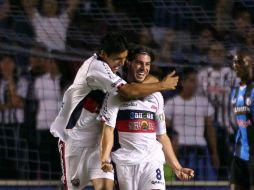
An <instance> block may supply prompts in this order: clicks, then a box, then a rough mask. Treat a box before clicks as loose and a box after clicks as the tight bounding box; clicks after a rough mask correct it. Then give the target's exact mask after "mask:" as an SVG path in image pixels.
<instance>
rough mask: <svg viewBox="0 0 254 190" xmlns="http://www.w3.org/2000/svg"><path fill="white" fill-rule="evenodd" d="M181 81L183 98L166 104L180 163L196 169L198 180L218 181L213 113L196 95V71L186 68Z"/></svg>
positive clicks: (177, 97) (211, 108) (181, 95)
mask: <svg viewBox="0 0 254 190" xmlns="http://www.w3.org/2000/svg"><path fill="white" fill-rule="evenodd" d="M181 79H182V81H181V87H182V88H181V91H180V94H179V95H177V96H175V97H174V98H172V99H169V100H168V101H167V102H166V104H165V117H166V121H167V125H168V127H170V128H171V130H174V131H176V133H177V138H176V139H178V146H179V147H178V146H177V147H175V149H176V150H178V158H179V161H180V163H181V164H183V165H185V166H187V167H191V168H193V169H194V171H195V179H196V180H216V174H215V170H214V169H213V168H212V165H213V167H214V168H216V169H217V168H218V166H219V159H218V154H217V147H216V133H215V128H214V127H213V114H214V109H213V107H212V105H211V104H210V103H209V101H208V99H207V98H206V97H205V96H199V95H197V93H196V90H197V88H198V80H197V79H198V78H197V71H196V70H194V69H192V68H185V69H184V70H183V75H182V78H181ZM208 147H209V148H210V153H211V154H209V149H208ZM211 161H212V165H211Z"/></svg>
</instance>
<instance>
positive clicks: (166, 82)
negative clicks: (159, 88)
mask: <svg viewBox="0 0 254 190" xmlns="http://www.w3.org/2000/svg"><path fill="white" fill-rule="evenodd" d="M178 80H179V77H178V76H175V71H173V72H171V73H170V74H168V75H167V76H165V77H164V78H163V79H162V81H161V82H162V84H163V88H164V89H165V90H174V89H175V88H176V86H177V83H178Z"/></svg>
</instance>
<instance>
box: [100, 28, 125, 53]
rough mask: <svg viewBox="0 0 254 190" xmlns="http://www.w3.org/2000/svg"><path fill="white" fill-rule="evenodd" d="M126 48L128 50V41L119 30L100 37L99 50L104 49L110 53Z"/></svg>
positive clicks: (119, 51) (122, 50)
mask: <svg viewBox="0 0 254 190" xmlns="http://www.w3.org/2000/svg"><path fill="white" fill-rule="evenodd" d="M126 50H128V41H127V39H126V37H125V36H124V35H123V34H122V33H120V32H111V33H107V34H106V35H105V36H103V37H102V38H101V41H100V47H99V51H104V52H105V53H107V54H108V55H111V54H113V53H121V52H124V51H126Z"/></svg>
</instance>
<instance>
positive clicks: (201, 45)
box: [0, 0, 254, 190]
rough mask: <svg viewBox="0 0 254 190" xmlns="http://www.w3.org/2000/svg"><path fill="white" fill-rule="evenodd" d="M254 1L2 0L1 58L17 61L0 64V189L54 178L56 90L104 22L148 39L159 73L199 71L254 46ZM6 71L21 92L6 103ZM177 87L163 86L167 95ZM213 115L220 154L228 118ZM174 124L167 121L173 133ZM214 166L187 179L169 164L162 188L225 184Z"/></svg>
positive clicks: (55, 184)
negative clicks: (212, 172)
mask: <svg viewBox="0 0 254 190" xmlns="http://www.w3.org/2000/svg"><path fill="white" fill-rule="evenodd" d="M253 6H254V1H252V0H216V1H207V0H121V1H120V0H119V1H117V0H97V1H96V0H38V1H37V0H20V1H16V0H0V55H1V56H0V57H1V59H0V65H1V64H2V65H4V64H5V63H7V65H8V64H9V62H8V61H11V62H14V65H15V68H14V69H13V68H12V69H10V68H8V66H7V68H6V67H3V66H1V78H0V84H1V85H0V86H1V87H0V111H1V117H0V122H1V123H0V142H1V143H0V179H1V181H0V189H43V190H44V189H45V190H46V189H60V188H61V187H60V175H61V172H60V170H59V168H60V166H59V161H58V157H57V154H56V151H57V149H56V146H55V144H56V142H55V139H52V137H51V136H50V135H49V131H48V127H49V125H50V123H51V122H52V118H53V117H54V115H55V114H56V113H57V109H58V108H59V106H60V104H61V99H62V97H61V95H62V92H63V91H64V89H66V87H68V85H69V84H70V83H71V82H72V80H73V78H74V76H75V73H76V71H77V69H78V68H79V66H80V65H81V64H82V61H83V60H85V59H86V58H88V57H89V56H90V55H91V54H92V53H93V52H94V51H95V50H96V48H97V47H98V43H99V39H100V37H101V36H102V35H103V34H104V33H105V32H107V31H113V30H121V31H123V32H124V33H125V34H126V36H127V37H128V40H129V41H130V42H133V43H138V44H142V45H145V46H148V47H150V48H152V49H153V50H154V51H155V53H156V55H157V59H156V61H155V64H154V65H155V66H154V68H153V73H154V74H155V75H157V76H158V77H161V78H162V77H163V76H164V75H165V74H166V73H168V72H170V71H171V70H176V71H177V74H179V75H181V74H183V75H184V73H182V71H183V69H184V68H186V67H193V68H195V69H197V70H198V71H202V69H204V68H207V67H210V66H212V64H213V63H218V62H220V64H221V65H222V66H223V67H227V68H232V65H231V58H232V55H233V53H234V52H235V50H236V49H237V48H239V47H247V48H248V49H249V50H253V45H254V34H253V31H254V30H253V26H252V19H253V18H252V17H253ZM216 43H217V44H216ZM214 44H215V45H214ZM218 44H219V45H218ZM216 45H217V46H216ZM211 47H215V49H214V48H213V49H212V48H211ZM216 48H217V49H216ZM6 57H9V58H10V60H6V59H5V58H6ZM10 70H11V71H10ZM6 73H8V74H10V73H11V76H12V77H13V80H14V81H15V88H16V94H17V95H18V96H19V97H22V98H21V100H20V99H19V100H18V102H19V103H16V104H15V103H13V104H11V105H10V104H9V103H10V102H8V101H9V100H8V95H7V98H6V92H5V90H4V87H3V88H2V84H4V81H5V77H6V76H5V75H6ZM8 74H7V75H8ZM45 74H46V75H45ZM60 74H61V75H60ZM42 76H44V78H40V77H42ZM45 76H47V77H46V79H45ZM37 78H39V80H37V82H36V79H37ZM47 80H48V81H47ZM49 80H50V81H49ZM22 81H24V82H23V83H22ZM222 83H223V81H222ZM224 83H226V82H225V81H224ZM224 83H223V85H226V86H224V87H225V88H231V84H229V83H226V84H224ZM224 87H223V88H224ZM179 90H180V88H179V89H177V90H176V91H173V92H163V96H164V98H165V101H167V100H169V99H171V98H172V97H173V96H175V95H177V94H178V91H179ZM206 95H207V94H206V93H204V96H206ZM20 102H21V103H20ZM223 104H224V103H223ZM213 106H214V105H213ZM226 106H227V105H226ZM214 109H215V111H216V106H215V107H214ZM217 111H218V110H217ZM20 113H21V116H20ZM22 113H23V117H22ZM223 114H224V112H222V117H224V116H223ZM225 117H226V116H225ZM216 122H218V123H219V122H220V120H219V119H218V120H216V121H215V122H214V123H215V124H214V127H215V128H216V131H217V136H216V141H217V142H219V143H218V153H219V154H220V155H219V156H221V157H225V156H226V157H227V156H228V155H225V154H223V153H225V152H227V151H224V150H225V149H223V148H226V149H227V150H228V152H230V151H232V150H231V148H232V147H231V145H232V144H231V143H232V135H233V130H232V128H231V127H232V126H233V121H229V122H228V123H227V124H223V125H224V128H223V127H221V125H220V127H218V126H217V125H219V124H218V123H216ZM176 134H177V132H176V131H175V130H174V129H172V128H170V129H169V135H170V136H171V137H172V139H174V137H175V136H176ZM196 135H197V134H195V136H196ZM221 139H224V140H225V139H226V142H223V143H222V141H221ZM227 143H228V144H227ZM221 149H222V151H221ZM221 154H222V155H221ZM203 167H204V168H205V167H206V166H205V165H204V166H203ZM219 167H220V168H221V169H222V174H224V175H223V176H220V173H219V172H218V170H219V169H218V170H217V173H216V174H217V178H216V179H215V180H211V179H206V178H204V180H193V181H191V182H187V183H182V182H179V181H177V180H176V179H175V178H174V176H172V174H171V171H170V169H167V172H166V178H167V184H168V186H169V187H170V189H179V188H181V189H228V180H227V177H225V170H227V169H226V168H225V167H226V166H225V165H222V166H219ZM223 169H224V170H223ZM223 171H224V173H223Z"/></svg>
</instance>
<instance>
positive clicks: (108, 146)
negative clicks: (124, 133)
mask: <svg viewBox="0 0 254 190" xmlns="http://www.w3.org/2000/svg"><path fill="white" fill-rule="evenodd" d="M113 143H114V128H113V127H110V126H108V125H106V124H104V125H103V131H102V137H101V146H100V147H101V169H102V170H103V171H104V172H110V171H112V170H113V166H112V164H111V162H110V153H111V150H112V147H113Z"/></svg>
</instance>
